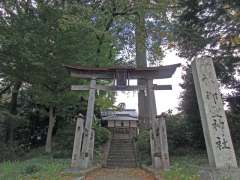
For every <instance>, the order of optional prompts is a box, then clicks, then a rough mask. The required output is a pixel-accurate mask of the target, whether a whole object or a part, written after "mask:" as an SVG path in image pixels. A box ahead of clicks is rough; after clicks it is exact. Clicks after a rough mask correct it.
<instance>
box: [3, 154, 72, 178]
mask: <svg viewBox="0 0 240 180" xmlns="http://www.w3.org/2000/svg"><path fill="white" fill-rule="evenodd" d="M69 164H70V161H69V160H65V159H53V158H51V157H49V156H41V157H37V158H33V159H29V160H25V161H15V162H4V163H1V164H0V179H1V180H38V179H39V180H71V179H73V177H70V176H65V175H64V174H63V173H62V170H63V169H64V168H67V167H69Z"/></svg>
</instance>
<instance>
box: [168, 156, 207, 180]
mask: <svg viewBox="0 0 240 180" xmlns="http://www.w3.org/2000/svg"><path fill="white" fill-rule="evenodd" d="M207 164H208V160H207V156H206V154H202V153H199V154H195V153H194V154H190V155H185V156H174V157H171V169H170V170H169V171H166V172H164V173H163V177H164V178H165V180H199V179H200V177H199V175H198V173H199V170H200V168H201V167H202V166H205V165H207Z"/></svg>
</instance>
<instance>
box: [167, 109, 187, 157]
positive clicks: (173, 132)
mask: <svg viewBox="0 0 240 180" xmlns="http://www.w3.org/2000/svg"><path fill="white" fill-rule="evenodd" d="M166 125H167V138H168V147H169V152H170V153H171V154H174V153H175V152H176V153H178V154H179V153H180V152H181V149H185V147H191V145H190V139H191V135H190V133H189V131H188V129H187V125H186V121H185V120H184V118H183V117H182V116H181V114H177V115H167V116H166ZM176 150H179V151H176ZM183 152H184V151H183Z"/></svg>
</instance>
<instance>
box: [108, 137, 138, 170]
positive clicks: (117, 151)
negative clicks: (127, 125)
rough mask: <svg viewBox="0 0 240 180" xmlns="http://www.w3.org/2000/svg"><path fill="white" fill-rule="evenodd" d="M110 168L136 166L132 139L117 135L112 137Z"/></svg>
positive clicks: (109, 158)
mask: <svg viewBox="0 0 240 180" xmlns="http://www.w3.org/2000/svg"><path fill="white" fill-rule="evenodd" d="M107 167H108V168H117V167H120V168H134V167H136V159H135V154H134V146H133V142H132V139H131V138H129V137H123V136H117V137H114V138H113V139H112V142H111V147H110V152H109V155H108V159H107Z"/></svg>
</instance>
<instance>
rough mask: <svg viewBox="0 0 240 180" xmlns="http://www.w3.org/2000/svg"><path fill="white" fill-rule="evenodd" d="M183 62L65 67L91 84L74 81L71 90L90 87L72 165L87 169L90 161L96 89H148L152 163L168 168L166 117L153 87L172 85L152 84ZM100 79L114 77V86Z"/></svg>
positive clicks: (92, 146) (157, 167) (161, 88)
mask: <svg viewBox="0 0 240 180" xmlns="http://www.w3.org/2000/svg"><path fill="white" fill-rule="evenodd" d="M179 66H180V64H173V65H167V66H159V67H148V68H133V67H115V68H83V67H79V66H68V65H66V66H65V67H66V68H67V69H68V70H69V72H70V75H71V76H72V77H77V78H81V79H89V80H90V85H72V86H71V90H73V91H82V90H88V91H89V97H88V107H87V115H86V120H85V123H84V120H83V117H81V116H79V117H78V118H77V125H76V132H75V139H74V147H73V154H72V163H71V167H77V168H82V169H86V168H88V167H89V166H90V164H91V159H92V154H93V149H94V131H92V129H91V127H92V121H93V114H94V102H95V93H96V90H103V91H136V90H138V91H141V90H143V91H145V93H147V94H148V95H149V98H150V100H149V105H148V107H149V111H148V114H147V115H146V116H147V117H149V119H150V120H151V122H150V124H151V127H152V128H151V136H150V137H151V139H150V141H151V152H152V162H153V167H154V168H156V169H159V168H163V169H165V168H168V167H169V155H168V144H167V135H166V125H165V119H164V118H163V117H157V116H156V115H157V112H156V102H155V96H154V90H172V86H171V85H156V84H153V79H165V78H171V77H172V75H173V73H174V72H175V71H176V68H177V67H179ZM97 79H107V80H113V81H114V83H113V85H112V86H106V85H97V84H96V80H97ZM130 79H138V80H145V81H146V82H147V83H146V85H135V86H133V85H130V84H129V80H130Z"/></svg>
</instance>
